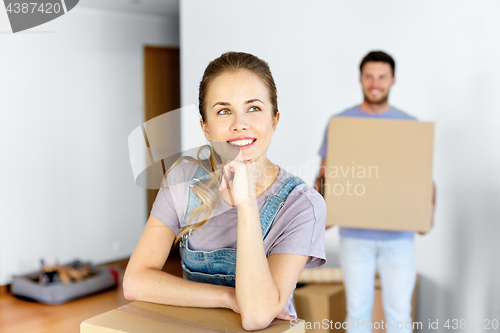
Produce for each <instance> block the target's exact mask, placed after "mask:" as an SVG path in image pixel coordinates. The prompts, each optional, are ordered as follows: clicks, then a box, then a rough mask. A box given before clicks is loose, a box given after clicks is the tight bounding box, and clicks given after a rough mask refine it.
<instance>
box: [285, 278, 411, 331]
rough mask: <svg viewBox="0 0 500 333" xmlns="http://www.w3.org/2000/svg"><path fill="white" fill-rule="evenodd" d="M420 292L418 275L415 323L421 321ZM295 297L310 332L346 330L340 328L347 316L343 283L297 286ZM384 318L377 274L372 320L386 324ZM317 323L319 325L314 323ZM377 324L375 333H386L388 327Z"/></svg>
mask: <svg viewBox="0 0 500 333" xmlns="http://www.w3.org/2000/svg"><path fill="white" fill-rule="evenodd" d="M417 294H418V276H417V280H416V282H415V289H414V291H413V298H412V302H411V306H412V313H411V316H412V319H413V322H416V321H417ZM293 299H294V302H295V308H296V310H297V315H298V316H299V317H300V318H302V319H303V320H304V321H305V323H304V325H305V328H306V329H307V332H308V333H309V332H333V331H335V332H345V330H344V329H342V328H340V327H341V324H342V323H343V322H344V320H345V317H346V315H347V311H346V300H345V290H344V285H343V284H342V283H318V284H310V285H307V286H305V287H302V288H297V289H296V290H295V291H294V293H293ZM382 320H384V322H385V317H384V309H383V306H382V290H381V287H380V280H379V278H378V277H377V278H376V279H375V299H374V302H373V311H372V323H373V324H374V325H375V323H382ZM315 323H316V327H315V326H314V325H315ZM336 327H337V328H336ZM375 327H377V326H375ZM375 327H373V330H372V332H373V333H376V332H380V333H382V332H385V330H383V329H377V328H375ZM379 327H380V326H379ZM415 331H416V330H415Z"/></svg>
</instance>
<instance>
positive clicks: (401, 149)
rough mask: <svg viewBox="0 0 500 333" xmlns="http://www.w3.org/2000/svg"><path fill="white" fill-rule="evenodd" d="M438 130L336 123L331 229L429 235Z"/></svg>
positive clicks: (328, 173)
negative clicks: (419, 232)
mask: <svg viewBox="0 0 500 333" xmlns="http://www.w3.org/2000/svg"><path fill="white" fill-rule="evenodd" d="M433 137H434V124H433V123H422V122H418V121H409V120H385V119H365V118H342V117H334V118H332V120H331V121H330V126H329V131H328V151H327V159H326V165H327V168H326V170H325V180H326V182H325V185H324V189H323V191H324V194H325V201H326V204H327V207H328V214H327V220H326V224H327V225H339V226H344V227H354V228H369V229H386V230H414V231H427V230H429V228H430V217H431V208H432V207H431V198H432V154H433Z"/></svg>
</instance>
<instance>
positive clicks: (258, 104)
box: [200, 70, 279, 162]
mask: <svg viewBox="0 0 500 333" xmlns="http://www.w3.org/2000/svg"><path fill="white" fill-rule="evenodd" d="M278 120H279V113H278V114H277V115H276V116H274V115H273V108H272V105H271V101H270V99H269V93H268V91H267V88H266V86H265V85H264V83H263V82H262V80H261V79H260V78H259V77H258V76H257V75H255V74H254V73H252V72H251V71H248V70H238V71H234V72H233V71H231V72H225V73H223V74H221V75H219V76H218V77H216V78H215V79H214V80H213V81H212V82H211V84H210V85H209V87H208V92H207V94H206V104H205V122H203V120H200V122H201V127H202V129H203V132H204V133H205V137H206V138H207V140H208V141H210V142H212V146H213V147H214V149H215V151H217V153H218V154H219V155H220V156H221V157H222V159H223V161H227V160H234V159H235V158H237V156H238V155H239V157H238V159H242V160H249V159H252V160H254V161H257V162H259V161H263V160H266V159H267V157H266V151H267V149H268V148H269V144H270V143H271V136H272V135H273V133H274V130H275V128H276V125H277V124H278ZM240 152H241V155H240Z"/></svg>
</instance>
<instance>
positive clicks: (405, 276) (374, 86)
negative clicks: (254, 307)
mask: <svg viewBox="0 0 500 333" xmlns="http://www.w3.org/2000/svg"><path fill="white" fill-rule="evenodd" d="M360 73H361V75H360V83H361V86H362V88H363V94H364V101H363V103H361V105H359V106H355V107H353V108H351V109H348V110H346V111H344V112H342V113H340V114H338V115H337V116H338V117H364V118H373V119H407V120H416V119H415V118H414V117H412V116H410V115H408V114H406V113H404V112H402V111H399V110H397V109H395V108H393V107H391V106H390V105H389V103H388V98H389V91H390V89H391V87H392V85H393V84H394V82H395V76H394V73H395V63H394V60H393V59H392V57H391V56H390V55H388V54H386V53H384V52H381V51H375V52H370V53H368V54H367V55H366V56H365V58H364V59H363V60H362V61H361V64H360ZM327 136H328V128H327V129H326V132H325V136H324V140H323V144H322V146H321V149H320V155H321V157H322V162H321V168H320V170H319V173H318V178H317V180H316V189H317V190H318V191H320V193H321V191H322V188H323V184H324V178H325V169H326V151H327V149H326V148H327V147H326V146H327V140H328V137H327ZM433 201H434V199H433ZM433 207H434V202H433ZM433 209H434V208H433ZM431 220H432V218H431ZM432 223H433V222H432V221H431V224H432ZM339 233H340V264H341V267H342V272H343V275H344V285H345V290H346V298H347V318H346V322H347V324H348V327H349V328H348V329H347V332H371V329H370V326H369V325H368V327H367V325H366V324H367V323H368V322H371V313H372V307H373V299H374V287H375V286H374V283H375V272H376V271H377V270H378V272H379V275H380V280H381V284H382V299H383V307H384V313H385V324H384V327H385V328H386V329H387V332H412V331H413V330H412V329H405V328H404V326H405V325H404V324H405V323H410V324H411V323H412V318H411V299H412V294H413V288H414V285H415V278H416V272H415V259H414V247H413V239H414V234H415V233H414V232H412V231H411V232H407V231H388V230H373V229H358V228H343V227H341V228H340V229H339ZM389 322H390V323H391V324H388V323H389ZM351 323H354V325H350V324H351ZM398 323H402V325H401V324H400V325H399V328H398ZM387 326H391V328H389V327H387ZM401 326H402V327H403V329H401ZM407 327H408V325H407ZM410 327H411V325H410Z"/></svg>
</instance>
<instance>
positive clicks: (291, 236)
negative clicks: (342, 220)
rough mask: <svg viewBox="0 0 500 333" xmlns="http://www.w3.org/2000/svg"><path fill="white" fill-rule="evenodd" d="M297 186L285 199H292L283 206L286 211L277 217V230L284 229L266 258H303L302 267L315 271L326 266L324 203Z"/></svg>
mask: <svg viewBox="0 0 500 333" xmlns="http://www.w3.org/2000/svg"><path fill="white" fill-rule="evenodd" d="M297 187H300V188H299V189H297V188H295V189H294V190H293V191H292V192H291V193H290V196H289V197H288V199H287V201H288V200H289V199H292V202H291V203H290V204H288V203H286V204H285V206H284V207H283V209H285V208H286V210H285V211H284V212H283V213H282V212H281V211H280V213H279V214H278V216H277V221H276V227H278V228H280V226H283V229H282V230H280V231H282V232H281V233H280V234H279V236H278V237H277V238H276V240H275V241H274V242H273V244H272V245H271V247H270V248H269V251H268V255H271V254H275V253H288V254H297V255H306V256H308V257H309V258H308V259H307V262H306V265H305V268H315V267H319V266H322V265H324V264H325V263H326V255H325V220H326V204H325V200H324V199H323V197H322V196H321V195H320V194H319V193H318V192H316V191H315V190H313V189H311V188H309V187H308V186H307V185H305V184H302V185H299V186H297ZM287 206H288V207H287ZM281 213H282V214H281ZM274 227H275V226H273V228H274Z"/></svg>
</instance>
